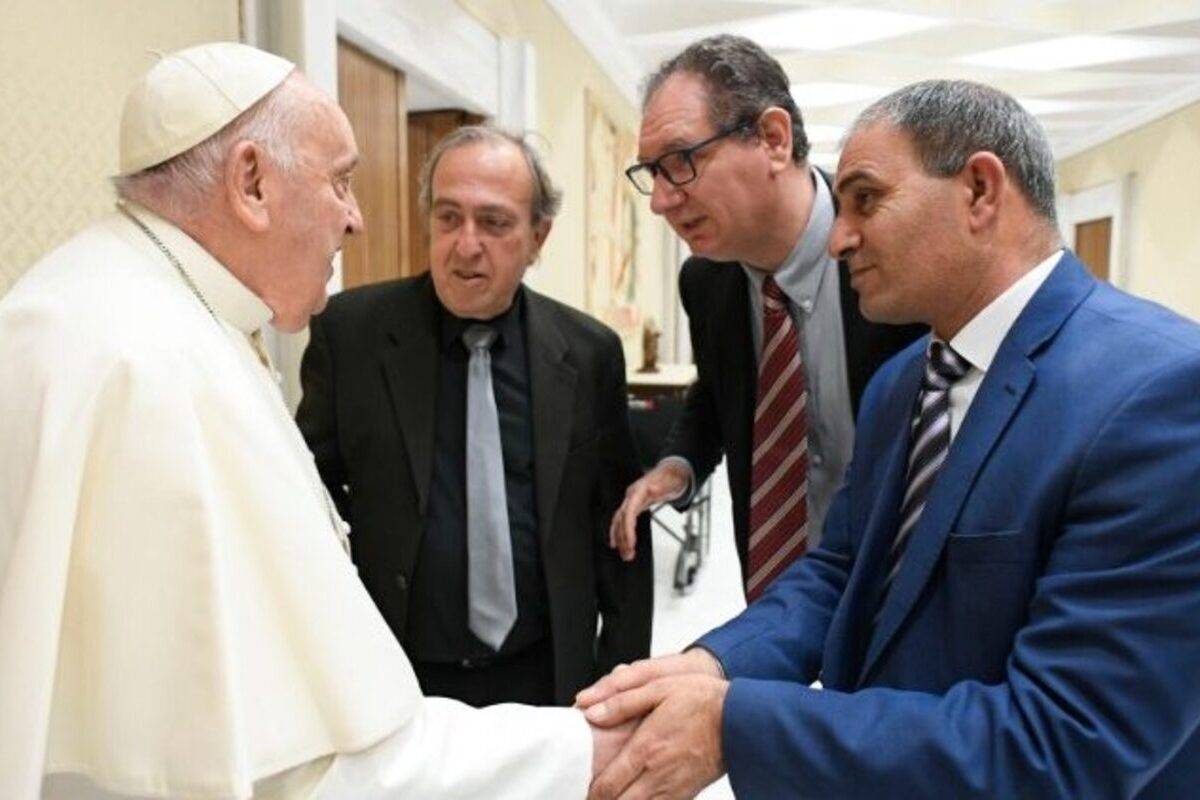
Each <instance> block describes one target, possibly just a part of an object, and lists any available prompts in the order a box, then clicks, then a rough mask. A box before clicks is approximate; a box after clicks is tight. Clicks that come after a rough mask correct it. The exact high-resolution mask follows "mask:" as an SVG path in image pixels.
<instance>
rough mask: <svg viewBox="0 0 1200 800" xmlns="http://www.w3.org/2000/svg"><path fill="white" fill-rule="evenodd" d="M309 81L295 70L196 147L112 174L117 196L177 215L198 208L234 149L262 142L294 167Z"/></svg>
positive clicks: (274, 155)
mask: <svg viewBox="0 0 1200 800" xmlns="http://www.w3.org/2000/svg"><path fill="white" fill-rule="evenodd" d="M311 104H312V97H311V94H310V92H309V91H308V84H307V82H306V81H305V80H304V79H303V77H302V76H300V74H299V73H297V72H293V73H292V74H291V75H290V76H288V78H287V79H286V80H284V82H283V83H281V84H279V86H276V87H275V88H274V89H272V90H271V91H270V92H268V93H267V94H266V95H265V96H264V97H263V98H262V99H261V100H259V101H258V102H257V103H255V104H254V105H252V106H250V108H248V109H246V110H245V111H243V112H242V113H241V114H239V115H238V116H237V117H235V118H234V119H233V120H232V121H231V122H229V123H228V124H227V125H226V126H225V127H223V128H221V129H220V130H219V131H217V132H216V133H214V134H213V135H212V136H210V137H208V138H207V139H205V140H204V141H202V142H200V143H199V144H197V145H194V146H193V147H192V148H191V149H189V150H185V151H184V152H182V153H180V154H179V155H177V156H175V157H173V158H170V159H168V160H166V161H163V162H162V163H160V164H155V165H154V166H152V167H148V168H146V169H144V170H142V171H140V172H135V173H133V174H132V175H123V176H118V177H115V178H113V179H112V183H113V187H114V188H115V189H116V191H117V196H118V197H120V198H122V199H125V200H130V201H132V202H135V203H137V204H139V205H141V206H144V207H146V208H148V209H150V210H151V211H154V212H156V213H160V214H163V215H165V216H168V217H170V218H172V219H181V218H182V219H188V218H191V217H193V216H195V215H196V214H197V213H199V212H200V211H201V210H202V209H203V207H204V205H205V204H206V203H207V201H208V199H209V198H210V197H211V194H212V192H213V189H214V187H216V186H217V184H218V183H219V182H220V180H221V174H222V171H223V169H224V167H225V160H226V159H227V158H228V156H229V151H230V149H231V148H232V147H233V146H234V145H235V144H237V143H238V142H242V141H246V140H249V141H253V142H256V143H258V144H259V145H260V146H261V147H262V148H263V150H264V151H265V152H266V154H267V156H268V157H269V158H271V159H272V160H273V161H274V162H275V163H276V164H277V165H279V166H280V167H281V168H283V169H284V170H291V169H292V168H293V167H294V166H295V162H296V153H295V147H294V145H295V140H296V136H297V133H298V132H299V131H300V130H301V129H302V128H303V127H304V125H303V123H304V115H305V113H306V112H307V110H308V109H309V108H310V107H311Z"/></svg>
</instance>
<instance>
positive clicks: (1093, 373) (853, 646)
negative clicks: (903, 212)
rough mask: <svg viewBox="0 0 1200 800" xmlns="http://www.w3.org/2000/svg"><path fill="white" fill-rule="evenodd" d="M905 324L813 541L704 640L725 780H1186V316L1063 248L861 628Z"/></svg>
mask: <svg viewBox="0 0 1200 800" xmlns="http://www.w3.org/2000/svg"><path fill="white" fill-rule="evenodd" d="M925 344H926V340H922V341H920V342H918V343H915V344H914V345H913V346H911V347H909V348H908V349H907V350H905V351H903V352H901V353H900V354H898V355H897V356H896V357H895V358H894V359H892V360H891V361H889V362H888V363H887V364H886V365H885V366H884V367H883V368H882V369H881V370H880V371H879V373H878V374H877V375H876V377H875V378H874V380H873V381H872V382H871V384H870V386H869V387H868V388H867V391H866V394H865V396H864V398H863V403H862V409H861V412H860V414H859V421H858V435H857V441H856V443H855V449H854V458H853V462H852V464H851V467H850V469H849V472H848V473H847V477H846V483H845V486H844V488H843V489H842V491H841V493H840V494H839V496H838V498H837V500H836V501H835V503H834V506H833V508H832V509H831V511H830V514H829V519H828V521H827V522H826V527H825V531H824V539H823V543H822V546H821V548H820V549H819V550H817V551H815V552H814V553H812V554H811V555H810V556H809V557H808V558H805V559H802V560H801V561H799V562H797V563H796V565H795V566H794V567H793V568H792V569H791V570H790V571H789V572H787V573H786V574H785V575H784V576H783V577H781V578H780V579H779V580H778V581H777V582H776V584H775V585H774V587H773V588H772V589H771V590H770V591H769V592H768V594H767V595H766V596H764V598H763V599H762V600H760V601H759V602H758V603H756V604H755V605H753V606H752V607H750V608H749V609H747V610H746V612H745V613H743V614H742V615H741V616H739V617H737V618H736V619H734V620H733V621H731V622H730V623H728V624H726V625H725V626H723V627H721V628H718V629H716V630H715V631H713V632H711V633H709V634H708V635H706V636H705V637H704V638H703V639H701V640H700V644H701V645H702V646H704V647H706V648H707V649H709V650H710V651H711V652H713V653H714V654H715V655H716V656H717V657H718V658H719V659H720V660H721V662H722V664H723V665H724V667H725V669H726V672H727V674H728V675H729V676H730V677H731V678H733V681H732V684H731V686H730V690H729V694H728V695H727V698H726V701H725V711H724V723H723V728H724V730H723V735H724V749H725V759H726V764H727V766H728V768H729V774H730V778H731V781H732V783H733V787H734V789H735V791H736V792H737V794H738V796H739V797H741V798H784V797H787V798H791V797H801V796H804V797H810V796H811V797H836V798H854V797H888V798H909V797H912V798H918V797H920V798H932V797H955V798H968V797H988V798H992V797H1005V798H1008V797H1071V798H1107V797H1142V798H1151V797H1172V798H1176V797H1197V796H1200V733H1198V731H1197V728H1198V725H1200V327H1198V326H1197V325H1195V324H1194V323H1191V322H1189V321H1187V320H1185V319H1183V318H1181V317H1178V316H1176V315H1174V314H1172V313H1171V312H1169V311H1167V310H1165V309H1163V308H1161V307H1159V306H1156V305H1154V304H1151V303H1148V302H1145V301H1142V300H1137V299H1135V298H1132V297H1130V296H1128V295H1126V294H1123V293H1121V292H1119V291H1117V290H1115V289H1113V288H1111V287H1110V286H1108V285H1106V284H1100V283H1097V282H1096V281H1095V280H1094V279H1092V278H1091V277H1090V276H1089V275H1088V274H1087V273H1086V271H1085V270H1084V269H1083V267H1082V265H1081V264H1080V263H1079V262H1078V260H1076V258H1075V257H1074V256H1073V255H1071V254H1070V253H1067V255H1066V256H1064V258H1063V259H1062V260H1061V261H1060V263H1059V264H1058V265H1057V266H1056V267H1055V269H1054V271H1053V272H1052V273H1051V275H1050V277H1049V278H1048V279H1047V280H1046V282H1045V283H1044V284H1043V285H1042V287H1041V288H1040V289H1039V290H1038V292H1037V293H1036V294H1035V295H1034V297H1033V298H1032V300H1031V301H1030V302H1029V304H1028V305H1027V306H1026V308H1025V310H1024V311H1023V312H1022V314H1021V316H1020V317H1019V318H1018V320H1017V322H1016V323H1015V324H1014V326H1013V328H1012V329H1011V330H1010V331H1009V333H1008V335H1007V337H1006V338H1005V340H1004V342H1003V344H1002V345H1001V347H1000V349H999V351H998V352H997V354H996V358H995V360H994V362H993V363H992V366H991V368H990V369H989V370H988V372H987V375H986V376H985V378H984V381H983V383H982V384H981V386H980V387H979V391H978V393H977V394H976V396H975V399H974V401H973V403H972V405H971V407H970V410H969V412H968V414H967V416H966V417H965V419H964V420H963V423H962V426H961V427H960V429H959V432H958V435H957V436H956V438H955V439H954V443H953V445H952V447H951V450H950V453H949V456H948V458H947V461H946V464H945V466H944V467H943V471H942V474H941V476H940V477H939V479H938V482H937V484H936V485H935V486H934V488H933V490H932V492H931V494H930V496H929V499H928V503H927V505H926V507H925V511H924V513H923V515H922V518H921V519H920V521H919V522H918V525H917V528H916V529H915V530H914V532H913V534H912V538H911V540H910V543H909V545H908V549H907V552H906V554H905V558H904V561H903V564H902V567H901V571H900V573H899V575H898V576H897V578H896V582H895V584H894V585H893V587H892V591H891V592H890V594H889V595H888V597H887V601H886V604H885V606H884V608H883V611H882V615H881V618H880V622H879V625H878V628H876V629H872V626H871V618H872V616H873V613H874V611H875V609H876V607H877V602H878V601H877V597H878V592H879V586H880V577H881V566H882V564H883V558H884V553H885V552H886V551H887V549H888V547H889V546H890V543H891V541H892V538H893V537H894V535H895V532H896V527H897V524H898V516H899V505H900V496H901V492H902V491H903V485H904V472H905V464H906V458H907V451H908V437H907V432H908V429H909V420H910V415H911V413H912V408H913V403H914V400H915V398H916V394H917V391H918V388H919V383H920V379H921V371H922V366H923V358H924V346H925ZM818 675H819V676H820V678H821V680H822V682H823V684H824V686H825V687H826V688H825V690H824V691H818V690H813V689H809V688H807V686H806V685H805V684H807V683H808V682H810V681H812V680H813V679H815V678H817V677H818Z"/></svg>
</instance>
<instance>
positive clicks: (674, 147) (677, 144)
mask: <svg viewBox="0 0 1200 800" xmlns="http://www.w3.org/2000/svg"><path fill="white" fill-rule="evenodd" d="M693 144H694V143H693V142H691V141H688V140H686V139H672V140H671V141H669V142H667V143H666V144H664V145H663V147H662V150H661V151H660V152H659V154H658V155H657V156H655V157H654V158H643V157H642V155H641V153H639V154H638V157H637V160H638V163H639V164H649V163H650V162H651V161H656V160H658V159H660V158H662V157H663V156H665V155H667V154H668V153H676V152H679V151H680V150H687V149H688V148H689V147H691V146H692V145H693Z"/></svg>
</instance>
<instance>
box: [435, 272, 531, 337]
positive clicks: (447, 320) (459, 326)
mask: <svg viewBox="0 0 1200 800" xmlns="http://www.w3.org/2000/svg"><path fill="white" fill-rule="evenodd" d="M434 302H436V303H437V307H438V309H440V311H441V314H440V317H441V321H440V323H439V331H440V339H441V343H442V348H443V349H450V348H452V347H454V345H456V344H457V345H459V346H460V347H462V348H463V349H464V350H465V349H466V345H464V344H463V341H462V336H463V333H464V332H465V331H466V330H467V328H468V327H470V326H471V325H489V326H491V327H492V328H495V330H496V341H495V342H494V343H493V344H492V350H493V351H495V350H498V349H500V348H502V347H504V346H505V344H506V343H511V342H514V341H516V337H518V336H520V335H521V322H522V320H523V319H524V315H525V287H523V286H520V285H518V286H517V293H516V295H515V296H514V297H513V302H512V305H511V306H509V307H508V310H507V311H505V312H503V313H501V314H500V315H499V316H496V317H492V318H491V319H486V320H478V319H463V318H462V317H456V316H454V314H452V313H451V312H450V309H448V308H446V307H445V306H444V305H442V303H441V301H440V300H438V299H437V295H436V294H435V295H434Z"/></svg>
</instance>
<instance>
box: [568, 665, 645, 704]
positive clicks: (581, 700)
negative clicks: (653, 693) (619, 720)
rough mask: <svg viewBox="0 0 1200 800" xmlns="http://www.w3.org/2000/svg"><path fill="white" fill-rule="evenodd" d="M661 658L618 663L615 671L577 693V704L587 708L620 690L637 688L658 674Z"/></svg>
mask: <svg viewBox="0 0 1200 800" xmlns="http://www.w3.org/2000/svg"><path fill="white" fill-rule="evenodd" d="M658 660H659V659H655V658H651V659H643V660H641V661H635V662H633V663H632V664H618V665H617V666H616V667H614V668H613V671H612V672H610V673H609V674H608V675H605V676H604V677H603V678H601V679H600V680H598V681H596V682H595V683H593V684H592V685H591V686H589V687H588V688H586V689H584V690H582V691H581V692H579V693H577V694H576V695H575V704H576V705H578V706H579V707H580V708H587V707H588V706H591V705H595V704H596V703H599V702H600V701H601V700H605V699H607V698H609V697H611V696H612V695H614V694H617V693H618V692H623V691H626V690H628V689H635V688H637V687H638V686H641V685H642V684H645V683H649V682H650V681H652V680H654V678H655V677H657V676H658V665H657V663H656V662H657V661H658Z"/></svg>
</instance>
